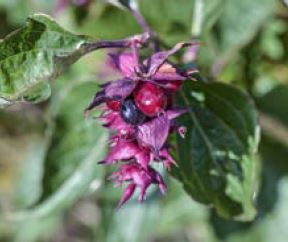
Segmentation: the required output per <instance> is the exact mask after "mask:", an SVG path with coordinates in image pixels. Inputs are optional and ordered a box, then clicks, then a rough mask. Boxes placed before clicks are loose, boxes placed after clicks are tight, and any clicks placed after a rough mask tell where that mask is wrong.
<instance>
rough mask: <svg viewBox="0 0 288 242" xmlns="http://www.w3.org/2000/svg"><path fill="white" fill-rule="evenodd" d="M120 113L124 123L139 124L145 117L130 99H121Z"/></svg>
mask: <svg viewBox="0 0 288 242" xmlns="http://www.w3.org/2000/svg"><path fill="white" fill-rule="evenodd" d="M120 115H121V117H122V119H123V120H124V121H125V122H126V123H128V124H132V125H140V124H142V123H143V122H144V121H145V119H146V117H145V115H144V114H143V113H142V112H141V111H140V110H139V109H138V108H137V106H136V105H135V103H134V101H133V100H132V99H126V100H123V101H122V103H121V107H120Z"/></svg>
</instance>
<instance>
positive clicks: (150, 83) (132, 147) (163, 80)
mask: <svg viewBox="0 0 288 242" xmlns="http://www.w3.org/2000/svg"><path fill="white" fill-rule="evenodd" d="M146 41H147V37H145V35H140V36H134V37H132V38H130V39H127V41H126V42H125V41H124V42H123V41H122V44H123V47H125V48H126V50H125V51H124V52H120V53H117V54H110V55H109V57H110V58H111V60H112V64H113V65H114V67H115V68H116V69H117V70H118V71H120V73H121V75H122V78H121V79H118V80H115V81H110V82H108V83H105V84H104V85H102V88H101V90H100V91H99V92H97V93H96V95H95V97H94V99H93V101H92V102H91V104H90V105H89V107H88V108H87V109H86V112H87V111H89V110H91V109H93V108H95V107H98V106H99V105H101V108H102V114H101V115H100V117H99V118H100V120H101V122H102V123H103V126H104V127H106V128H108V129H109V130H111V137H110V142H109V143H110V150H109V153H108V155H107V157H106V158H105V159H104V160H103V161H101V162H100V163H101V164H106V165H109V164H118V165H119V166H120V167H119V170H118V171H116V172H114V173H113V174H112V176H111V178H112V179H113V181H114V182H115V184H116V185H118V186H120V185H122V184H123V183H128V186H127V187H126V189H125V191H124V194H123V196H122V198H121V200H120V202H119V204H118V207H120V206H122V205H123V204H124V203H125V202H126V201H127V200H129V199H130V198H131V196H132V195H133V193H134V191H135V189H136V188H137V187H138V188H139V189H140V197H139V201H140V202H142V201H143V200H144V199H145V195H146V190H147V188H148V187H149V186H150V185H151V184H157V185H158V187H159V189H160V191H161V192H162V193H163V194H164V193H165V192H166V185H165V183H164V180H163V178H162V176H161V175H160V173H159V172H157V171H156V170H155V169H154V168H153V167H152V164H153V162H156V163H162V164H163V165H164V167H165V168H166V169H168V170H169V169H170V167H171V165H172V164H175V165H176V161H175V160H174V159H173V158H172V156H171V155H170V154H169V149H171V147H170V146H169V144H168V143H167V139H168V136H169V134H170V133H171V132H175V131H178V133H179V135H181V136H182V137H184V133H185V128H184V127H181V126H178V125H177V124H176V123H175V119H176V118H177V117H178V116H180V115H182V114H183V113H185V112H186V109H185V108H177V107H176V106H175V103H174V96H175V93H176V92H177V91H179V89H180V88H181V86H182V84H183V82H184V81H185V80H187V79H188V77H189V73H188V72H184V71H180V70H179V69H178V68H176V67H175V66H174V65H172V64H171V63H170V62H168V60H167V58H168V57H169V56H170V55H173V54H174V53H176V52H177V51H178V50H180V49H181V48H183V47H187V46H191V45H192V43H179V44H177V45H176V46H175V47H174V48H172V49H171V50H168V51H158V52H155V53H154V54H152V55H151V56H150V57H149V58H146V59H145V60H143V61H142V59H141V58H140V56H139V48H140V47H142V46H143V44H145V42H146ZM114 45H115V43H114ZM127 48H129V50H127Z"/></svg>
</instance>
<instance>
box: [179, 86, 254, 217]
mask: <svg viewBox="0 0 288 242" xmlns="http://www.w3.org/2000/svg"><path fill="white" fill-rule="evenodd" d="M179 103H180V104H181V105H185V106H188V107H190V110H189V112H188V114H186V115H184V116H183V117H182V118H180V123H181V124H182V125H184V126H186V127H187V136H186V137H185V139H181V138H177V147H178V150H177V151H178V152H177V153H178V157H179V161H178V165H179V168H178V169H175V170H174V175H175V176H176V177H177V178H178V179H179V180H180V181H181V182H182V184H183V186H184V188H185V190H186V191H187V192H188V193H189V194H190V195H191V196H192V197H193V198H194V199H195V200H197V201H199V202H201V203H204V204H211V205H213V207H215V209H216V211H217V213H218V214H219V215H220V216H222V217H225V218H232V217H233V218H235V219H238V220H251V219H253V218H254V216H255V214H256V211H255V208H254V204H253V199H254V196H255V191H256V189H257V176H256V174H257V165H258V164H257V160H256V159H254V158H255V157H254V155H255V152H256V150H257V146H258V136H259V127H258V125H257V113H256V110H255V107H254V105H253V103H252V102H251V100H250V99H249V97H248V96H247V95H246V94H245V93H243V92H242V91H240V90H238V89H236V88H234V87H232V86H228V85H226V84H222V83H217V82H215V83H209V84H207V83H202V82H193V81H189V80H187V81H186V84H185V86H184V88H183V90H182V91H181V94H180V96H179Z"/></svg>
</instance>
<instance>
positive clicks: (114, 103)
mask: <svg viewBox="0 0 288 242" xmlns="http://www.w3.org/2000/svg"><path fill="white" fill-rule="evenodd" d="M106 104H107V106H108V108H110V109H111V110H113V111H119V110H120V101H118V100H108V101H107V102H106Z"/></svg>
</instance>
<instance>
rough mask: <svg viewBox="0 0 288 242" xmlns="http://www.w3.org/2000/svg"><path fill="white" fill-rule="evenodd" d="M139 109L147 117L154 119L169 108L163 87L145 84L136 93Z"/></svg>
mask: <svg viewBox="0 0 288 242" xmlns="http://www.w3.org/2000/svg"><path fill="white" fill-rule="evenodd" d="M134 99H135V103H136V105H137V107H138V108H139V109H140V110H141V111H142V112H143V113H144V114H146V115H147V116H149V117H154V116H156V115H157V114H158V113H159V112H161V111H162V110H164V109H165V108H166V106H167V95H166V94H165V92H164V90H163V89H162V88H161V87H158V86H156V85H154V84H152V83H145V84H143V85H142V86H140V88H139V89H137V90H136V91H135V93H134Z"/></svg>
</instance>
